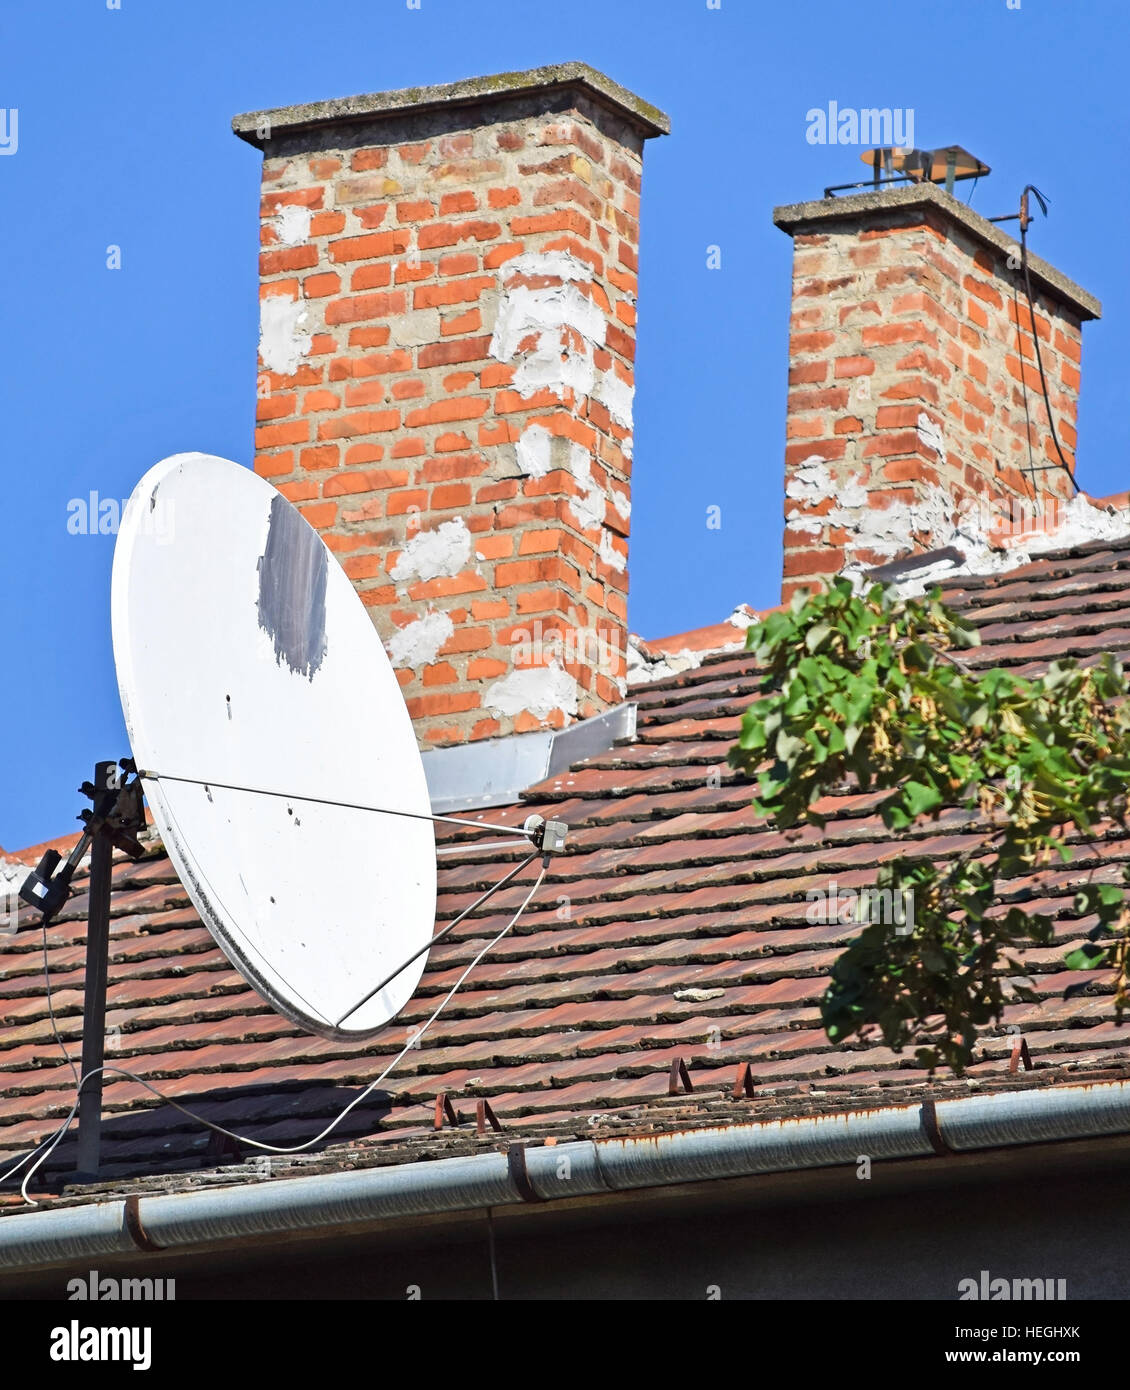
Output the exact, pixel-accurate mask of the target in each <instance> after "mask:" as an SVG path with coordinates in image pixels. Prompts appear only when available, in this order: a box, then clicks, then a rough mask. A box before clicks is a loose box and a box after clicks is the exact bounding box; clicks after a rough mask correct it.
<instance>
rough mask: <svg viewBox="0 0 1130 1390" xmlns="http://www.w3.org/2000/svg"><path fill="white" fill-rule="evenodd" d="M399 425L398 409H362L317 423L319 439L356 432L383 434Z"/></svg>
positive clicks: (341, 437) (356, 433) (344, 436)
mask: <svg viewBox="0 0 1130 1390" xmlns="http://www.w3.org/2000/svg"><path fill="white" fill-rule="evenodd" d="M399 425H400V411H399V410H362V411H358V412H357V413H356V414H355V415H339V416H338V417H337V418H336V419H332V420H323V421H322V422H321V423H320V424H319V425H318V438H319V439H344V438H348V437H349V436H351V435H358V434H383V433H385V432H387V431H388V430H394V429H397V428H398V427H399Z"/></svg>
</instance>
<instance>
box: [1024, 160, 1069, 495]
mask: <svg viewBox="0 0 1130 1390" xmlns="http://www.w3.org/2000/svg"><path fill="white" fill-rule="evenodd" d="M1029 193H1034V194H1035V195H1036V201H1037V202H1038V203H1039V204H1040V209H1041V211H1042V212H1043V214H1044V216H1045V217H1046V216H1047V215H1048V205H1047V202H1046V200H1045V198H1044V195H1043V194H1042V193H1041V192H1040V190H1039V189H1038V188H1037V187H1036V186H1035V184H1031V183H1029V184H1025V186H1024V191H1023V192H1022V193H1021V195H1020V265H1021V269H1022V270H1023V271H1024V294H1025V297H1026V298H1027V300H1028V316H1029V318H1030V319H1031V320H1032V342H1033V344H1034V345H1035V348H1036V367H1037V368H1038V370H1039V373H1040V388H1041V390H1042V391H1043V394H1044V407H1045V408H1046V410H1047V412H1048V425H1049V427H1050V428H1051V432H1052V442H1053V443H1054V444H1055V451H1056V453H1057V454H1058V455H1059V463H1058V464H1055V463H1051V464H1045V465H1043V466H1042V467H1041V468H1040V469H1039V470H1037V471H1039V472H1045V471H1047V469H1049V468H1062V469H1063V471H1064V472H1065V473H1066V474H1067V476H1068V477H1069V478H1070V479H1071V486H1072V487H1073V488H1074V489H1075V491H1076V492H1078V491H1079V484H1078V483H1077V482H1076V481H1075V475H1074V474H1073V473H1072V471H1071V469H1070V468H1069V467H1068V466H1067V460H1066V459H1065V458H1064V457H1063V450H1062V449H1061V448H1060V445H1059V435H1058V434H1056V429H1055V417H1054V416H1053V414H1052V403H1051V400H1050V398H1049V396H1048V379H1047V377H1046V375H1045V374H1044V359H1043V355H1042V354H1041V352H1040V335H1039V333H1038V332H1037V331H1036V306H1035V301H1034V300H1033V297H1032V277H1031V276H1030V274H1029V273H1028V222H1029V217H1028V194H1029ZM1017 326H1018V327H1019V325H1017ZM1020 376H1021V382H1022V383H1023V377H1024V363H1023V360H1022V361H1021V364H1020Z"/></svg>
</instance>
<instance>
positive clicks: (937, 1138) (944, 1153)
mask: <svg viewBox="0 0 1130 1390" xmlns="http://www.w3.org/2000/svg"><path fill="white" fill-rule="evenodd" d="M921 1114H922V1128H923V1129H924V1130H925V1131H926V1138H927V1139H928V1140H929V1141H930V1147H931V1148H932V1149H933V1150H934V1152H935V1153H936V1154H937V1155H938V1157H939V1158H956V1157H957V1154H956V1152H955V1151H954V1150H953V1149H951V1148H950V1146H949V1145H948V1144H947V1143H946V1141H945V1140H944V1139H943V1138H942V1130H941V1126H940V1125H939V1124H938V1108H937V1106H936V1105H935V1104H934V1097H933V1096H926V1097H925V1099H924V1100H923V1102H922V1111H921Z"/></svg>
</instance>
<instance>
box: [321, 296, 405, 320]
mask: <svg viewBox="0 0 1130 1390" xmlns="http://www.w3.org/2000/svg"><path fill="white" fill-rule="evenodd" d="M407 308H408V301H407V298H406V297H405V294H404V291H403V290H393V291H392V292H391V293H390V294H361V295H357V296H356V297H355V298H352V299H335V300H334V302H333V303H332V304H327V305H326V322H327V323H356V322H357V321H358V320H360V319H382V318H391V317H392V316H394V315H396V314H403V313H404V312H405V311H406V310H407Z"/></svg>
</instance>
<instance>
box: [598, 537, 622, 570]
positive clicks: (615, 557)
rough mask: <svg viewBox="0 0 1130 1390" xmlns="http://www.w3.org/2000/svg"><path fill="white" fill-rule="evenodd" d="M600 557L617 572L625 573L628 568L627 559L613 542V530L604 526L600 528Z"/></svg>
mask: <svg viewBox="0 0 1130 1390" xmlns="http://www.w3.org/2000/svg"><path fill="white" fill-rule="evenodd" d="M600 558H601V559H602V560H603V561H604V563H605V564H606V565H607V566H608V567H609V568H610V569H614V570H615V571H616V573H617V574H623V573H624V571H625V570H626V569H627V568H628V561H627V559H626V558H625V557H624V556H623V555H622V554H621V553H620V552H619V551H618V550H617V549H616V547H615V546H614V545H613V544H612V532H611V531H609V530H607V529H606V528H605V527H603V526H602V527H601V529H600Z"/></svg>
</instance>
